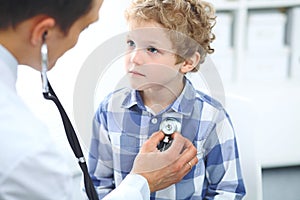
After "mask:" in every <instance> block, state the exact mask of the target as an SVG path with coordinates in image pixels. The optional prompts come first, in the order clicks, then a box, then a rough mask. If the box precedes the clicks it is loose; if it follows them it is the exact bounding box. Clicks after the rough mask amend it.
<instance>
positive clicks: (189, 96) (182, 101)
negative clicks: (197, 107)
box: [122, 78, 196, 115]
mask: <svg viewBox="0 0 300 200" xmlns="http://www.w3.org/2000/svg"><path fill="white" fill-rule="evenodd" d="M195 97H196V91H195V89H194V87H193V85H192V83H191V82H190V80H188V79H187V78H185V86H184V89H183V90H182V93H181V94H180V95H179V97H177V99H176V100H175V101H174V102H173V103H172V104H171V105H170V106H169V107H168V108H167V109H166V110H164V112H165V111H168V110H170V109H172V110H173V111H175V112H177V113H181V114H183V115H190V114H191V112H192V110H193V106H191V105H193V104H194V101H195ZM122 106H123V107H124V108H128V109H130V108H133V107H134V106H137V107H138V108H139V109H140V110H146V107H145V105H144V103H143V101H142V98H141V96H140V94H139V92H138V91H136V90H132V91H131V92H130V93H127V95H126V97H125V99H124V101H123V103H122Z"/></svg>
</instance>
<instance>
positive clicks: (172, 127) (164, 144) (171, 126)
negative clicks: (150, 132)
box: [157, 118, 181, 151]
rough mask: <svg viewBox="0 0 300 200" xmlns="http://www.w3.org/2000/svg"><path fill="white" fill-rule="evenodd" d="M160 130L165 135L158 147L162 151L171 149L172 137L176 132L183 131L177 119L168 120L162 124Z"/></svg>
mask: <svg viewBox="0 0 300 200" xmlns="http://www.w3.org/2000/svg"><path fill="white" fill-rule="evenodd" d="M159 129H160V130H161V131H162V132H163V133H164V134H165V137H164V139H163V140H162V141H161V142H160V143H159V144H158V145H157V148H158V149H159V150H160V151H165V150H167V149H168V148H169V147H170V145H171V143H172V137H171V136H172V134H173V133H174V132H180V131H181V124H180V122H179V121H177V120H176V119H175V118H166V119H164V120H163V121H162V122H161V124H160V126H159Z"/></svg>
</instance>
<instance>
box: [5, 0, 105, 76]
mask: <svg viewBox="0 0 300 200" xmlns="http://www.w3.org/2000/svg"><path fill="white" fill-rule="evenodd" d="M102 2H103V0H21V1H20V0H0V44H1V45H3V46H4V47H6V48H7V49H8V50H9V51H10V52H11V53H12V54H13V55H14V56H15V58H16V59H17V60H18V62H19V64H25V65H29V66H31V67H33V68H35V69H37V70H40V63H41V58H40V57H41V56H40V49H41V46H42V44H43V43H44V42H45V43H46V44H47V46H48V53H49V54H48V55H49V68H52V67H53V65H54V64H55V62H56V61H57V59H58V58H59V57H60V56H62V55H63V54H64V53H65V52H66V51H67V50H69V49H70V48H72V47H73V46H74V45H75V44H76V43H77V40H78V36H79V34H80V33H81V31H82V30H84V29H85V28H87V27H88V25H89V24H91V23H93V22H95V21H97V20H98V13H99V9H100V7H101V5H102Z"/></svg>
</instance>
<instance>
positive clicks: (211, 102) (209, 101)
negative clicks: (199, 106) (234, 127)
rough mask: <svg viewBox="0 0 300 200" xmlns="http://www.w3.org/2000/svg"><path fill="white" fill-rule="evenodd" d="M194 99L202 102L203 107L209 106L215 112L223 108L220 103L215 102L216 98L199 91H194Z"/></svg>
mask: <svg viewBox="0 0 300 200" xmlns="http://www.w3.org/2000/svg"><path fill="white" fill-rule="evenodd" d="M196 99H198V100H200V101H202V102H203V104H204V106H205V105H206V106H210V107H213V108H215V109H217V110H223V109H224V107H223V105H222V103H221V102H220V101H219V100H217V99H216V98H214V97H212V96H210V95H208V94H206V93H204V92H202V91H200V90H196Z"/></svg>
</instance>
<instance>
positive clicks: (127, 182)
mask: <svg viewBox="0 0 300 200" xmlns="http://www.w3.org/2000/svg"><path fill="white" fill-rule="evenodd" d="M129 199H130V200H149V199H150V189H149V186H148V182H147V180H146V179H145V178H144V177H143V176H141V175H138V174H128V175H127V176H126V177H125V179H124V180H123V181H122V182H121V184H120V185H119V186H118V187H117V188H116V189H115V190H113V191H112V192H110V193H109V194H108V195H107V196H105V198H104V199H103V200H129Z"/></svg>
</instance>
